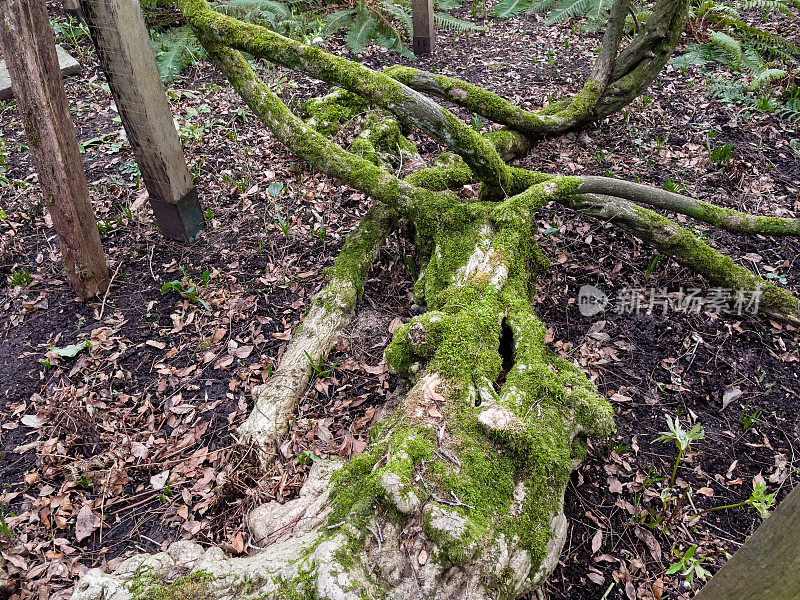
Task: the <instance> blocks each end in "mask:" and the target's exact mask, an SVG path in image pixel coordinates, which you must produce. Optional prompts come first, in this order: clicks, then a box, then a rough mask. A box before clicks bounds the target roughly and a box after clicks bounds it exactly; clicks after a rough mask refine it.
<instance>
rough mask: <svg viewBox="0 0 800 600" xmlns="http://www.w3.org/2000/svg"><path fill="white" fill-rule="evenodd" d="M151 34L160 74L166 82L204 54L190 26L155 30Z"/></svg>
mask: <svg viewBox="0 0 800 600" xmlns="http://www.w3.org/2000/svg"><path fill="white" fill-rule="evenodd" d="M150 36H151V45H152V47H153V54H154V55H155V58H156V66H157V67H158V74H159V75H161V80H162V81H164V82H165V83H169V82H171V81H173V80H174V79H175V77H177V76H178V75H179V74H180V72H181V71H182V70H183V68H184V67H186V66H187V65H189V64H191V63H192V62H195V61H197V60H199V58H200V57H201V56H202V55H203V49H202V47H201V46H200V44H199V43H198V42H197V38H196V37H195V35H194V33H192V30H191V28H189V27H188V26H183V27H173V28H171V29H168V30H167V31H163V32H158V31H153V32H151V34H150Z"/></svg>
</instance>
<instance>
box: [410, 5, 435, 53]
mask: <svg viewBox="0 0 800 600" xmlns="http://www.w3.org/2000/svg"><path fill="white" fill-rule="evenodd" d="M411 12H412V18H413V25H414V45H413V50H414V54H416V55H417V56H422V55H424V54H430V53H431V52H433V51H434V49H435V48H436V29H435V28H434V26H433V0H411Z"/></svg>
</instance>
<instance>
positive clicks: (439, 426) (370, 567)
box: [73, 179, 613, 600]
mask: <svg viewBox="0 0 800 600" xmlns="http://www.w3.org/2000/svg"><path fill="white" fill-rule="evenodd" d="M577 183H578V181H577V180H572V179H564V180H562V181H559V182H552V181H545V182H543V183H541V184H538V185H534V186H532V187H531V188H529V189H528V190H526V191H524V192H523V193H521V194H518V195H517V196H514V197H512V198H510V199H508V200H506V201H505V202H503V203H499V204H495V203H476V204H472V205H460V206H451V207H449V208H447V209H445V210H443V211H440V212H438V213H437V214H436V219H435V221H436V227H431V228H430V229H428V230H426V231H427V232H428V234H429V235H430V236H431V240H430V245H431V246H432V247H433V248H434V251H433V253H432V258H431V260H430V261H429V263H428V265H427V267H426V268H425V271H426V273H425V277H424V287H425V291H424V293H425V297H426V299H427V301H428V306H429V308H430V311H429V312H428V313H425V314H424V315H421V316H419V317H417V318H415V319H414V320H412V322H411V323H410V324H407V325H403V326H401V327H400V328H398V329H397V330H396V331H395V334H394V338H393V341H392V343H391V345H390V347H389V348H388V349H387V361H388V362H389V364H390V365H391V367H392V368H393V369H394V370H395V371H397V372H400V373H404V374H407V375H409V376H411V377H412V378H414V379H415V382H414V384H413V386H412V388H411V390H410V391H409V393H408V394H407V395H406V396H405V398H404V399H403V400H402V401H401V402H400V404H399V406H398V407H397V408H396V409H395V411H394V413H393V414H392V416H391V417H390V418H389V419H388V420H386V421H384V422H381V423H379V424H378V425H376V426H375V428H373V430H372V431H371V433H370V443H369V446H368V447H367V449H366V450H365V452H364V453H362V454H360V455H358V456H356V457H354V458H353V459H352V460H351V461H350V462H349V463H347V464H346V465H344V466H340V465H338V464H335V463H329V464H327V465H317V466H315V469H314V472H313V473H312V476H311V477H310V478H309V481H308V482H307V483H306V485H305V486H304V488H303V491H302V492H301V495H300V497H299V498H298V499H296V500H293V501H291V502H289V503H287V504H285V505H279V504H278V503H276V502H272V503H269V504H266V505H264V506H262V507H260V508H258V509H256V510H255V511H254V512H253V513H252V514H251V515H250V521H249V522H250V531H251V533H252V540H251V544H252V545H253V546H255V547H257V548H259V551H258V552H257V553H256V554H255V555H253V556H251V557H248V558H241V559H233V558H226V557H225V556H224V555H223V553H222V552H221V551H220V550H218V549H211V550H208V551H203V550H202V548H200V547H199V546H198V545H192V544H187V543H185V542H182V543H179V544H178V545H173V547H172V548H171V549H170V552H168V553H161V554H158V555H154V556H150V557H145V556H140V557H137V558H135V559H131V560H130V561H128V562H127V563H126V564H124V565H122V566H121V568H120V571H118V572H117V573H116V574H113V575H105V574H103V573H102V572H100V571H99V570H93V571H91V572H90V573H89V574H87V575H86V576H85V577H84V578H83V580H82V581H81V582H80V583H79V584H78V585H77V586H76V592H75V596H74V597H73V600H100V599H101V598H105V599H109V598H113V599H114V600H122V598H123V596H124V594H120V595H117V594H119V590H120V589H123V588H121V586H122V585H123V582H125V581H126V580H127V581H128V583H127V586H128V588H127V589H128V590H131V589H136V590H139V596H140V597H153V598H158V600H171V599H172V598H175V597H176V596H175V594H173V593H172V592H171V591H170V590H175V587H174V586H175V585H177V586H178V587H179V588H180V587H181V586H184V585H187V584H186V583H185V582H188V581H194V580H186V579H183V580H179V581H178V583H177V584H173V587H170V586H167V585H164V584H162V583H160V582H159V581H158V580H154V579H153V578H152V577H155V576H157V577H162V578H164V579H165V580H168V579H171V578H174V577H175V575H176V574H178V571H179V565H180V563H183V566H184V568H185V569H186V570H191V571H194V573H195V575H194V577H195V578H197V579H199V578H202V579H203V581H204V582H205V587H204V591H203V597H204V598H206V599H211V598H230V597H241V596H249V597H264V596H266V597H270V598H287V599H288V598H300V597H302V598H308V599H323V598H324V599H329V598H337V599H340V600H357V599H358V600H362V599H364V598H369V599H377V598H386V599H389V600H401V599H402V600H407V599H408V598H420V599H421V598H426V599H434V600H489V599H501V600H506V599H512V598H516V597H518V596H520V595H522V594H524V593H527V592H529V591H531V590H532V589H534V588H535V587H536V586H538V585H540V584H541V583H542V582H543V581H544V580H545V578H546V577H547V576H548V575H549V574H550V572H551V571H552V570H553V569H554V568H555V565H556V564H557V562H558V556H559V554H560V551H561V547H562V545H563V543H564V540H565V538H566V533H567V524H566V519H565V517H564V515H563V494H564V490H565V488H566V485H567V483H568V480H569V475H570V472H571V470H572V469H573V468H574V467H575V465H576V464H577V463H578V462H579V461H580V460H581V459H582V457H583V456H584V455H585V452H586V437H587V436H598V435H605V434H607V433H608V432H609V431H610V430H611V428H612V427H613V421H612V414H613V412H612V409H611V407H610V405H609V404H608V403H607V402H606V401H605V400H604V399H602V398H601V397H600V396H599V395H598V393H597V390H596V388H595V387H594V385H593V384H592V383H591V382H590V381H589V380H588V379H587V378H586V376H585V375H584V374H583V373H582V372H581V371H580V369H578V368H577V367H576V366H575V365H573V364H572V363H570V362H568V361H565V360H563V359H560V358H558V357H556V356H555V355H554V354H553V353H552V352H550V351H549V350H548V349H547V347H546V346H545V344H544V337H545V326H544V325H543V323H542V322H541V321H540V320H539V318H538V317H537V316H536V314H535V313H534V311H533V309H532V302H531V300H532V294H533V291H534V290H533V277H534V276H535V273H536V272H540V271H541V270H542V269H544V268H546V261H545V260H544V258H543V257H542V255H541V253H540V251H539V249H538V247H537V246H536V243H535V241H534V225H533V219H532V215H533V211H535V210H536V209H537V208H538V207H540V206H541V205H542V204H543V203H544V202H547V201H548V200H549V199H550V198H552V197H555V196H558V195H561V194H564V193H568V192H569V191H570V190H572V189H574V187H575V186H576V185H577ZM431 218H433V215H431ZM504 339H505V342H506V343H503V340H504ZM142 565H149V566H151V567H152V568H153V570H152V571H150V572H148V573H149V575H148V577H150V579H148V580H147V581H145V582H144V583H142V581H141V574H142ZM137 573H138V575H137ZM137 576H138V577H139V581H138V582H137V581H136V577H137ZM131 579H133V582H131ZM150 588H153V589H154V590H155V591H154V592H152V593H151V592H148V591H147V590H148V589H150ZM181 589H182V588H181ZM195 593H199V592H197V590H195ZM148 594H150V595H149V596H148Z"/></svg>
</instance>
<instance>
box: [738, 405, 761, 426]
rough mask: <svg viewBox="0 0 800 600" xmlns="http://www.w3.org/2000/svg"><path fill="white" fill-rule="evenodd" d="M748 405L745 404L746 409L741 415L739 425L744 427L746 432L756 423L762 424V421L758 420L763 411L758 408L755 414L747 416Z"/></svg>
mask: <svg viewBox="0 0 800 600" xmlns="http://www.w3.org/2000/svg"><path fill="white" fill-rule="evenodd" d="M747 408H748V404H747V403H745V405H744V408H742V412H741V413H739V424H740V425H741V426H742V429H743V430H744V431H747V430H748V429H750V428H751V427H752V426H753V425H755V424H756V423H760V422H761V420H760V419H759V418H758V415H759V414H760V413H761V409H760V408H757V409H756V410H755V411H754V412H752V413H750V414H747V412H748V411H747Z"/></svg>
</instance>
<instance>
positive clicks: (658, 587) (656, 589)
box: [652, 577, 664, 600]
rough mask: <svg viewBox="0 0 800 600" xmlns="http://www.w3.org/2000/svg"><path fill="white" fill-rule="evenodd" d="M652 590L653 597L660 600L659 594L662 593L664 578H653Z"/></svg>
mask: <svg viewBox="0 0 800 600" xmlns="http://www.w3.org/2000/svg"><path fill="white" fill-rule="evenodd" d="M652 591H653V598H655V600H661V595H662V594H663V593H664V580H663V579H661V577H659V578H658V579H656V580H655V582H654V583H653V587H652Z"/></svg>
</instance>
